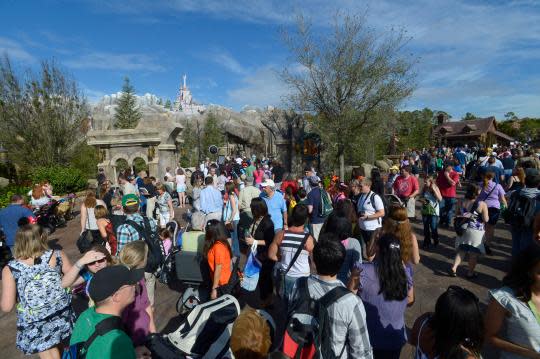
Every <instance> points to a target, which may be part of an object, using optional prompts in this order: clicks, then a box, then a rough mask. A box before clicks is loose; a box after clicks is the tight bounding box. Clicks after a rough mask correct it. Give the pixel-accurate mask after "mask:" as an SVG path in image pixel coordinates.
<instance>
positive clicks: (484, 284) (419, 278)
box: [0, 209, 511, 359]
mask: <svg viewBox="0 0 540 359" xmlns="http://www.w3.org/2000/svg"><path fill="white" fill-rule="evenodd" d="M176 211H177V213H176V218H177V219H178V220H180V219H181V217H182V210H180V209H177V210H176ZM413 227H414V230H415V233H416V236H417V238H418V240H419V242H420V243H419V244H420V245H421V240H422V239H423V236H422V225H421V223H414V224H413ZM79 232H80V228H79V217H77V218H76V219H74V220H72V221H70V222H69V223H68V226H67V227H66V228H60V229H58V230H57V231H56V232H55V233H54V234H53V235H52V237H51V239H52V240H54V241H55V242H56V243H57V244H58V245H60V246H62V247H63V248H64V250H65V252H66V253H67V255H68V256H69V258H70V259H71V260H72V261H75V260H76V259H77V258H78V256H79V253H78V250H77V248H76V246H75V241H76V240H77V237H78V233H79ZM440 235H441V242H440V245H439V246H438V248H436V249H432V250H429V251H424V250H421V261H420V264H419V265H417V266H416V268H415V274H414V281H415V293H416V303H415V304H414V305H413V306H412V307H411V308H409V309H408V310H407V312H406V314H405V316H406V324H407V326H408V327H409V328H410V327H411V326H412V324H413V323H414V320H415V319H416V318H417V317H418V316H419V315H421V314H422V313H424V312H427V311H433V310H434V306H435V301H436V299H437V298H438V296H439V295H440V294H441V293H442V292H444V291H445V290H446V288H447V287H448V286H449V285H460V286H462V287H465V288H467V289H469V290H471V291H472V292H474V293H475V294H476V295H477V296H478V297H479V298H480V301H481V303H482V305H483V306H485V305H486V304H487V291H488V289H491V288H496V287H498V286H499V285H500V281H501V279H502V277H503V276H504V272H505V271H506V269H507V266H508V261H509V253H510V249H511V244H510V233H509V230H508V227H506V226H505V225H504V224H502V223H499V225H498V227H497V229H496V231H495V237H496V240H497V242H498V243H495V244H494V245H493V252H494V255H493V256H491V257H483V258H481V259H480V261H479V265H478V266H477V272H478V278H476V279H474V280H467V279H465V278H464V275H465V271H466V269H465V268H460V270H458V277H457V278H450V277H448V276H447V274H446V271H447V270H448V268H449V267H450V265H451V263H452V259H453V256H454V253H455V252H454V233H453V231H450V230H444V229H443V230H441V231H440ZM179 295H180V294H179V292H178V291H176V290H173V289H170V288H168V287H167V286H165V285H162V284H160V283H158V288H157V292H156V316H155V317H156V325H157V327H158V329H159V330H163V329H164V328H169V330H170V329H172V328H174V327H175V326H176V325H177V323H178V320H177V318H175V316H176V309H175V304H176V301H177V299H178V297H179ZM15 323H16V315H15V313H14V312H11V313H1V314H0V332H1V333H4V335H2V336H1V337H0V353H1V355H0V357H1V358H14V359H15V358H32V357H27V356H24V355H22V353H21V352H19V351H18V350H17V348H16V347H15V333H16V325H15ZM34 357H35V358H37V357H38V356H37V355H36V356H34ZM401 357H402V358H412V357H413V351H412V347H410V346H407V347H405V348H404V350H403V352H402V355H401ZM484 357H487V358H493V357H494V354H493V352H492V351H490V350H489V348H487V349H486V353H485V355H484Z"/></svg>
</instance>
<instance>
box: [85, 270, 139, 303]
mask: <svg viewBox="0 0 540 359" xmlns="http://www.w3.org/2000/svg"><path fill="white" fill-rule="evenodd" d="M143 277H144V268H140V269H133V270H130V269H129V268H128V267H126V266H123V265H117V266H111V267H105V268H103V269H102V270H100V271H98V272H97V273H96V274H94V276H93V277H92V280H91V281H90V285H89V286H88V294H90V298H92V300H93V301H94V302H96V303H98V302H101V301H103V300H105V299H107V298H109V297H110V296H111V295H113V294H114V293H115V292H116V291H118V289H120V288H121V287H122V286H124V285H133V284H136V283H137V282H138V281H140V280H141V279H142V278H143Z"/></svg>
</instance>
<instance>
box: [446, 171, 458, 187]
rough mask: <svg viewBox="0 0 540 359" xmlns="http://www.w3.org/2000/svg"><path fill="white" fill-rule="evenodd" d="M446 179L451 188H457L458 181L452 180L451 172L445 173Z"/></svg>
mask: <svg viewBox="0 0 540 359" xmlns="http://www.w3.org/2000/svg"><path fill="white" fill-rule="evenodd" d="M444 177H445V178H446V181H447V182H448V184H449V185H450V186H455V185H456V181H454V180H453V179H452V177H450V172H446V171H444Z"/></svg>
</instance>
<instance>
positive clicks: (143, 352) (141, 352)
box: [135, 345, 152, 359]
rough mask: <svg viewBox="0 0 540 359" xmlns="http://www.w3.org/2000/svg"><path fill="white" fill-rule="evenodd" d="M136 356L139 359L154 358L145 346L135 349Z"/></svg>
mask: <svg viewBox="0 0 540 359" xmlns="http://www.w3.org/2000/svg"><path fill="white" fill-rule="evenodd" d="M135 355H136V357H137V359H139V358H144V359H145V358H148V359H151V358H152V353H151V352H150V350H148V348H147V347H145V346H144V345H142V346H140V347H137V348H135Z"/></svg>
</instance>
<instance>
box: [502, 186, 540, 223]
mask: <svg viewBox="0 0 540 359" xmlns="http://www.w3.org/2000/svg"><path fill="white" fill-rule="evenodd" d="M539 200H540V196H536V197H533V198H531V197H527V196H523V195H522V194H521V191H515V192H514V193H512V195H511V196H510V201H509V203H508V209H507V211H506V215H505V216H504V221H505V222H506V223H507V224H510V225H512V226H515V227H517V228H531V227H532V225H533V223H534V216H535V213H536V203H537V201H539Z"/></svg>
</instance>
